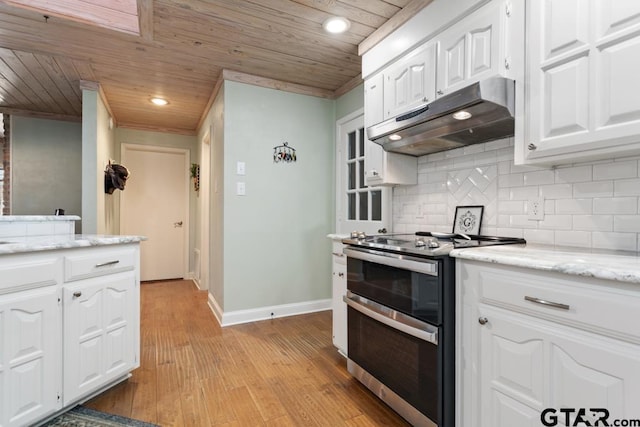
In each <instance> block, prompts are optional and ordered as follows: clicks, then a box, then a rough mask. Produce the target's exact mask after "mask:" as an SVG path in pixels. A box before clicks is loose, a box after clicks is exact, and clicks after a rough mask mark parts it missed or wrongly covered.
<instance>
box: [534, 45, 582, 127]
mask: <svg viewBox="0 0 640 427" xmlns="http://www.w3.org/2000/svg"><path fill="white" fill-rule="evenodd" d="M543 73H544V89H543V96H544V104H543V107H542V108H543V109H542V111H543V112H544V113H543V114H544V115H543V117H544V123H543V139H544V138H552V137H556V136H559V135H567V134H572V133H577V132H586V131H587V130H588V128H589V102H588V101H589V58H588V57H581V58H578V59H576V60H573V61H570V62H568V63H565V64H561V65H560V66H557V67H554V68H551V69H549V70H545V71H543Z"/></svg>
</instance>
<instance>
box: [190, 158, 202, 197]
mask: <svg viewBox="0 0 640 427" xmlns="http://www.w3.org/2000/svg"><path fill="white" fill-rule="evenodd" d="M191 180H192V181H193V189H194V190H196V192H197V191H200V165H199V164H197V163H191Z"/></svg>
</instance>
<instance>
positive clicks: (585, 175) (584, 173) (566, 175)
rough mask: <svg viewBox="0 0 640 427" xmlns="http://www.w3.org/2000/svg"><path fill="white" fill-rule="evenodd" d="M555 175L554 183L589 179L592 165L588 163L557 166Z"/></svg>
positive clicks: (591, 174) (590, 178)
mask: <svg viewBox="0 0 640 427" xmlns="http://www.w3.org/2000/svg"><path fill="white" fill-rule="evenodd" d="M555 175H556V183H562V182H569V183H572V182H586V181H591V180H592V176H593V167H592V166H590V165H589V166H574V167H567V168H558V169H556V171H555Z"/></svg>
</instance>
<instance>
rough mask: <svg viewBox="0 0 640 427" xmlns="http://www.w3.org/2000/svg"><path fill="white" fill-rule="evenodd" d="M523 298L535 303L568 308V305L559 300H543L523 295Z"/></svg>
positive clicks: (563, 308)
mask: <svg viewBox="0 0 640 427" xmlns="http://www.w3.org/2000/svg"><path fill="white" fill-rule="evenodd" d="M524 299H525V300H527V301H531V302H535V303H536V304H542V305H548V306H549V307H555V308H561V309H562V310H569V308H570V307H569V306H568V305H567V304H561V303H559V302H552V301H545V300H543V299H540V298H535V297H530V296H525V297H524Z"/></svg>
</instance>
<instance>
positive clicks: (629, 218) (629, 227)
mask: <svg viewBox="0 0 640 427" xmlns="http://www.w3.org/2000/svg"><path fill="white" fill-rule="evenodd" d="M613 231H619V232H631V233H640V215H616V216H615V217H614V219H613Z"/></svg>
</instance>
